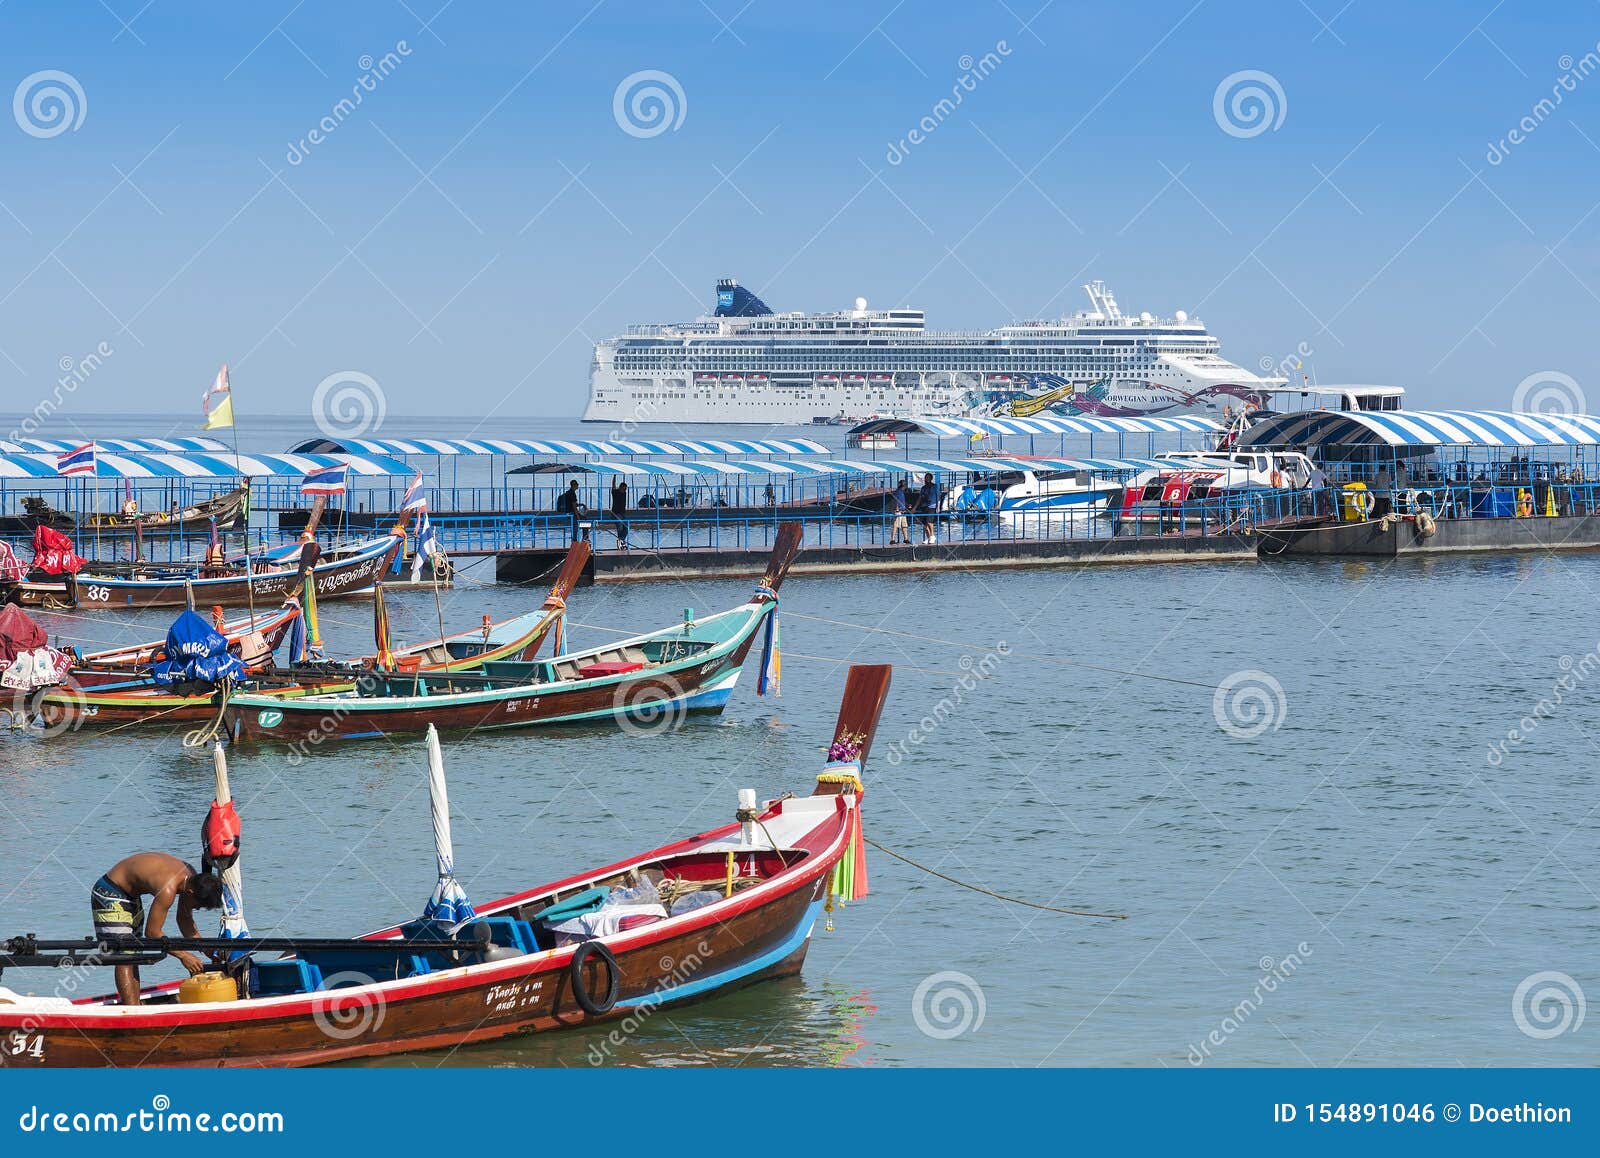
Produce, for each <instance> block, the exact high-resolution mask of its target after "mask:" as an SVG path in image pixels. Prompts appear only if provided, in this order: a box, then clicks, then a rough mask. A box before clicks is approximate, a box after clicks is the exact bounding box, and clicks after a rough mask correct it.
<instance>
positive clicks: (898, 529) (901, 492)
mask: <svg viewBox="0 0 1600 1158" xmlns="http://www.w3.org/2000/svg"><path fill="white" fill-rule="evenodd" d="M910 506H911V495H910V494H909V493H908V492H907V490H906V480H905V476H904V475H902V476H901V478H900V483H899V485H898V486H896V487H895V488H894V490H892V491H890V492H889V509H890V510H892V511H893V512H894V523H893V524H891V525H890V527H889V546H891V547H893V546H894V545H895V544H896V543H901V542H903V543H905V545H906V546H908V547H909V546H911V523H910V522H909V521H908V520H907V519H906V511H907V510H909V509H910ZM901 536H904V538H902V537H901Z"/></svg>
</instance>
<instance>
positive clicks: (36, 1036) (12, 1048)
mask: <svg viewBox="0 0 1600 1158" xmlns="http://www.w3.org/2000/svg"><path fill="white" fill-rule="evenodd" d="M5 1049H6V1053H8V1054H10V1055H11V1056H12V1057H22V1056H24V1055H26V1056H28V1057H33V1058H43V1057H44V1034H42V1033H27V1032H26V1031H24V1030H20V1029H17V1030H13V1031H12V1032H11V1036H10V1037H8V1038H6V1042H5Z"/></svg>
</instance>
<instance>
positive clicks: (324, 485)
mask: <svg viewBox="0 0 1600 1158" xmlns="http://www.w3.org/2000/svg"><path fill="white" fill-rule="evenodd" d="M344 472H345V464H344V463H342V462H334V463H329V464H328V465H327V466H319V467H315V468H313V469H312V470H310V471H308V472H307V473H306V477H305V478H303V479H301V480H300V493H301V494H302V495H342V494H344Z"/></svg>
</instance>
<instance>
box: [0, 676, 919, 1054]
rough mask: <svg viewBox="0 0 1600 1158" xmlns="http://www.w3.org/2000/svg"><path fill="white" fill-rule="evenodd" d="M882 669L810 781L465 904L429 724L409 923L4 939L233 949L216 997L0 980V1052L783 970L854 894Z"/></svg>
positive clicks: (575, 1010) (461, 1008) (622, 1005)
mask: <svg viewBox="0 0 1600 1158" xmlns="http://www.w3.org/2000/svg"><path fill="white" fill-rule="evenodd" d="M889 674H890V672H889V668H888V667H886V666H872V667H865V666H860V667H852V668H851V669H850V673H849V677H848V679H847V681H846V684H845V692H844V702H843V704H842V706H841V707H840V710H839V717H838V722H837V724H836V726H835V729H834V736H833V743H832V745H831V746H830V748H829V750H828V757H827V760H826V762H825V763H824V765H823V768H822V771H821V774H820V775H818V777H817V782H816V784H815V786H814V788H813V790H812V794H811V795H810V796H790V795H787V794H786V795H784V796H782V797H780V798H778V799H775V800H769V801H767V802H766V803H765V804H757V802H756V796H755V793H754V792H753V791H751V790H749V789H744V790H741V791H740V793H739V802H738V803H739V808H738V811H737V813H736V820H735V822H734V823H732V824H728V825H724V826H722V827H720V828H717V829H714V830H712V831H710V832H704V833H701V834H699V835H697V836H691V837H689V838H687V839H685V840H680V841H677V842H676V843H673V844H668V845H664V846H663V847H661V848H657V849H654V850H653V851H650V852H647V853H643V854H641V855H639V856H635V857H630V858H628V859H626V860H621V861H618V862H616V863H615V864H610V865H606V866H605V867H603V868H598V869H593V870H591V871H589V872H585V873H579V874H577V875H574V876H570V877H567V878H566V879H564V880H560V881H557V882H555V883H553V884H547V885H541V886H539V887H538V888H533V889H529V890H527V891H524V892H519V893H514V894H512V895H510V896H507V897H502V898H501V899H499V900H497V901H493V902H491V903H489V904H487V905H480V906H477V907H476V909H474V907H473V906H472V905H471V903H470V902H469V901H467V899H466V896H465V894H464V893H463V892H462V891H461V888H460V885H459V884H457V883H456V882H455V880H454V875H453V873H454V865H453V851H452V849H451V847H450V840H449V811H448V804H447V803H446V802H445V801H444V799H443V797H444V792H443V769H442V762H440V761H439V760H438V759H437V758H436V757H437V737H436V734H430V736H429V741H430V743H429V747H430V780H429V785H430V795H432V796H433V803H434V831H435V848H436V851H437V852H438V854H439V870H440V871H439V884H438V887H436V889H435V890H434V895H433V898H432V899H430V901H429V904H428V907H427V909H425V910H424V918H423V919H422V920H419V921H410V922H407V923H405V924H401V925H395V926H392V927H390V928H387V929H380V930H378V931H376V932H373V933H368V934H367V935H366V936H364V937H359V938H354V939H351V940H348V941H338V940H320V941H302V940H297V939H294V938H270V939H269V938H253V937H252V936H250V935H249V934H243V935H241V936H237V937H230V938H218V939H214V940H204V941H201V940H194V941H185V940H177V939H173V940H166V939H158V940H146V939H143V938H133V939H128V940H124V941H118V942H106V943H103V944H98V945H97V944H93V943H90V942H88V941H85V940H80V941H46V940H41V939H38V938H36V937H33V936H31V935H30V936H28V937H15V938H12V939H10V940H9V941H6V942H3V943H0V970H4V969H8V968H36V967H37V968H46V967H53V968H57V969H59V968H60V967H61V966H63V965H69V964H82V963H85V962H88V963H94V964H100V965H116V964H135V965H139V964H146V963H153V962H154V961H157V960H159V959H160V958H161V957H162V956H163V955H165V954H166V953H168V952H171V951H173V950H178V949H189V950H191V951H214V952H218V953H220V954H221V955H222V956H224V957H226V956H229V955H233V954H240V955H238V956H236V957H235V958H234V960H233V961H232V962H231V963H230V965H229V967H228V973H227V976H228V977H231V978H232V980H233V987H232V989H231V991H230V990H229V989H228V987H227V986H226V985H223V986H222V987H221V989H222V991H223V992H222V993H221V995H222V996H224V997H226V998H231V999H228V1000H215V999H212V1000H205V1001H199V1002H193V1003H189V1002H184V1001H182V1000H180V988H181V987H180V986H179V985H177V984H176V983H172V984H167V985H161V986H154V987H151V988H148V989H145V990H143V991H142V995H141V1004H140V1005H138V1006H136V1007H127V1006H121V1005H118V1004H117V1003H116V1002H117V999H116V997H115V996H114V995H110V996H103V997H92V998H83V999H79V1000H71V999H68V998H65V997H55V996H46V997H33V996H23V995H22V994H20V993H17V992H14V991H12V990H9V989H6V988H3V987H0V1041H4V1042H8V1043H9V1045H8V1047H7V1048H5V1049H0V1067H15V1068H44V1067H65V1066H116V1067H142V1066H297V1065H314V1064H319V1063H323V1062H332V1061H338V1060H341V1059H346V1058H354V1057H370V1056H377V1055H383V1054H395V1053H404V1052H408V1051H415V1050H427V1049H443V1048H454V1047H458V1046H463V1045H469V1044H471V1043H474V1042H482V1041H489V1040H493V1039H496V1038H505V1037H510V1036H513V1035H517V1034H526V1033H532V1032H536V1031H541V1030H550V1029H562V1028H571V1027H575V1026H587V1025H593V1024H595V1023H597V1022H603V1021H606V1020H611V1019H620V1018H626V1017H629V1016H634V1017H640V1016H649V1015H650V1014H652V1013H654V1012H656V1011H658V1010H660V1009H662V1008H670V1007H676V1006H679V1005H682V1004H684V1003H687V1002H690V1001H695V1000H701V999H704V998H707V997H711V996H713V995H716V994H720V993H725V992H727V991H729V990H732V989H735V988H739V987H742V986H747V985H751V984H754V983H755V982H759V981H763V980H767V979H769V978H775V977H784V976H790V975H793V974H795V973H798V972H799V971H800V968H801V965H802V964H803V962H804V960H805V955H806V950H807V948H808V947H809V946H810V941H811V935H812V930H813V928H814V927H815V925H816V923H817V920H818V919H819V918H820V917H822V916H823V915H824V913H825V912H826V913H828V914H829V915H830V920H831V914H832V912H833V910H834V909H835V908H836V907H837V906H838V903H839V902H841V901H847V900H854V899H858V898H860V897H862V896H864V895H865V894H866V891H867V880H866V861H865V855H864V833H863V829H862V821H861V799H862V796H863V787H862V775H863V768H864V766H865V764H866V760H867V753H868V751H869V749H870V748H871V745H872V737H873V733H874V732H875V731H876V729H877V723H878V716H879V714H880V712H881V711H882V707H883V702H884V698H885V697H886V695H887V694H888V689H889ZM219 759H220V757H219ZM436 782H437V784H438V791H437V794H435V793H434V791H433V790H434V785H435V783H436ZM219 799H220V794H219ZM441 813H442V817H443V820H442V825H443V838H442V839H441V838H440V835H439V833H440V828H441ZM224 879H225V881H226V877H225V878H224ZM235 881H236V882H237V877H235ZM225 887H226V885H225ZM652 896H653V897H654V898H655V901H654V902H650V901H648V900H647V899H646V900H641V898H649V897H652ZM442 914H450V915H451V916H454V917H458V918H459V919H454V920H450V919H446V918H445V917H444V916H442ZM235 919H236V920H237V921H238V922H239V925H240V926H242V922H243V917H242V914H238V915H237V916H236V918H235ZM269 951H281V952H285V953H287V954H291V955H290V956H285V957H280V958H277V959H274V960H266V959H263V958H264V956H265V954H266V953H267V952H269ZM57 975H58V976H61V975H63V974H61V973H58V974H57ZM205 995H206V996H211V994H210V993H209V992H207V993H206V994H205Z"/></svg>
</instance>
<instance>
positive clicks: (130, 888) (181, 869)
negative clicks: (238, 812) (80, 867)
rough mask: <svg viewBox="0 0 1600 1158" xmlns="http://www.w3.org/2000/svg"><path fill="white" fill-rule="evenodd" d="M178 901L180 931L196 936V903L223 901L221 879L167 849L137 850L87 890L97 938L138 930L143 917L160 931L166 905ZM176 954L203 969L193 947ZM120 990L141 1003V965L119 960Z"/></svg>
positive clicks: (150, 931)
mask: <svg viewBox="0 0 1600 1158" xmlns="http://www.w3.org/2000/svg"><path fill="white" fill-rule="evenodd" d="M146 896H148V897H149V898H150V915H149V917H148V918H147V917H145V913H144V903H143V898H144V897H146ZM174 901H177V902H178V931H179V932H180V933H182V934H183V935H184V936H185V937H198V936H199V935H200V930H199V929H198V928H196V926H195V923H194V911H195V910H196V909H216V908H220V907H221V906H222V881H221V880H219V879H218V878H217V877H214V876H212V875H211V874H210V873H199V872H195V870H194V866H193V865H190V864H187V863H186V862H184V861H181V860H179V859H178V858H177V857H175V856H170V855H168V854H167V853H164V852H136V853H134V854H133V855H132V856H130V857H126V858H124V859H123V860H120V861H118V862H117V863H116V865H114V866H113V867H112V868H111V870H110V871H109V872H107V873H106V875H105V876H103V877H101V878H100V879H99V880H97V881H95V883H94V888H92V889H90V890H89V909H90V912H91V913H92V914H93V917H94V935H95V939H96V940H98V941H114V940H116V939H117V938H119V937H137V936H139V935H140V928H139V926H140V922H141V921H142V922H143V924H144V929H143V935H144V936H146V937H160V936H162V932H161V928H162V926H163V925H165V924H166V923H167V911H168V910H169V909H171V908H172V903H173V902H174ZM172 956H173V957H175V958H177V960H178V961H179V962H180V963H181V964H182V965H183V967H184V968H185V969H187V970H188V971H189V973H190V974H191V975H193V974H195V973H200V972H203V971H204V970H205V967H206V966H205V962H203V961H202V960H200V958H198V957H196V956H195V955H194V954H193V953H186V952H183V951H182V950H179V951H177V952H175V953H173V954H172ZM117 996H118V997H119V998H121V999H122V1004H124V1005H138V1004H139V967H138V966H137V965H118V966H117Z"/></svg>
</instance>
